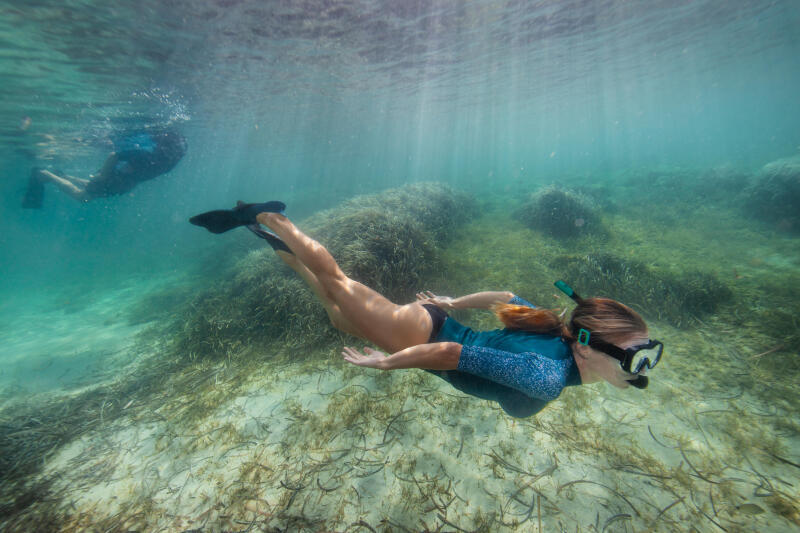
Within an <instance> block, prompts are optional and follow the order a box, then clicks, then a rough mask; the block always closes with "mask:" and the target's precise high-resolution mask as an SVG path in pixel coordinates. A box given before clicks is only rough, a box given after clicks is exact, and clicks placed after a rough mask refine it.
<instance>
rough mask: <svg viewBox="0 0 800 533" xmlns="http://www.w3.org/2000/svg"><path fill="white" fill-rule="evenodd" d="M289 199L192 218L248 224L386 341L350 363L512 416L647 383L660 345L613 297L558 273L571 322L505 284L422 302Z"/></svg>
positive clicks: (364, 334)
mask: <svg viewBox="0 0 800 533" xmlns="http://www.w3.org/2000/svg"><path fill="white" fill-rule="evenodd" d="M284 209H285V205H284V204H283V203H281V202H267V203H263V204H243V203H241V202H240V203H239V204H238V205H237V206H236V207H235V208H234V209H231V210H216V211H210V212H208V213H203V214H201V215H197V216H195V217H192V218H191V219H190V222H191V223H193V224H195V225H198V226H203V227H205V228H207V229H208V230H209V231H211V232H213V233H223V232H225V231H228V230H230V229H233V228H235V227H238V226H246V227H247V228H248V229H249V230H250V231H252V232H253V233H255V234H256V235H258V236H259V237H261V238H263V239H265V240H266V241H267V242H268V243H269V244H270V245H271V246H272V248H273V249H274V250H275V251H276V253H277V254H278V256H279V257H280V258H281V259H282V260H283V261H284V262H285V263H286V264H287V265H288V266H289V267H291V268H292V269H293V270H294V271H295V272H297V274H298V275H300V277H301V278H303V279H304V280H305V281H306V283H308V285H309V286H310V287H311V289H312V290H313V291H314V293H315V294H316V295H317V297H318V298H319V299H320V301H321V302H322V305H323V306H324V307H325V310H326V312H327V313H328V317H329V318H330V320H331V323H332V324H333V326H334V327H336V328H337V329H339V330H341V331H344V332H345V333H349V334H350V335H353V336H356V337H359V338H361V339H364V340H366V341H368V342H370V343H372V344H374V345H376V346H378V347H379V348H380V350H375V349H373V348H369V347H366V348H364V350H363V351H361V350H358V349H355V348H351V347H345V348H344V351H343V352H342V355H343V357H344V359H345V360H346V361H348V362H349V363H352V364H354V365H358V366H364V367H369V368H377V369H380V370H397V369H401V368H420V369H424V370H428V371H430V372H432V373H434V374H436V375H438V376H439V377H441V378H443V379H445V380H447V381H448V382H450V383H451V384H452V385H453V386H454V387H456V388H457V389H459V390H461V391H463V392H465V393H467V394H470V395H473V396H477V397H479V398H483V399H487V400H492V401H496V402H498V403H499V404H500V406H501V407H502V408H503V409H504V410H505V411H506V412H507V413H508V414H510V415H512V416H515V417H527V416H531V415H533V414H535V413H536V412H538V411H539V410H541V409H542V408H543V407H544V406H545V404H546V403H547V402H549V401H551V400H554V399H555V398H557V397H558V396H559V394H560V393H561V391H562V389H563V388H564V387H566V386H569V385H580V384H586V383H594V382H597V381H601V380H605V381H607V382H609V383H611V384H612V385H614V386H615V387H619V388H626V387H628V386H630V385H634V386H636V387H639V388H644V387H646V386H647V377H646V376H645V375H644V371H645V369H649V368H653V367H654V366H655V365H656V364H657V363H658V361H659V359H660V357H661V352H662V349H663V345H662V344H661V343H660V342H659V341H653V340H650V339H649V336H648V331H647V325H646V324H645V322H644V320H642V318H641V317H640V316H639V315H638V314H637V313H636V312H635V311H633V310H632V309H631V308H629V307H627V306H625V305H623V304H621V303H619V302H616V301H614V300H610V299H608V298H586V299H584V298H581V297H580V296H578V295H577V294H576V293H575V292H574V291H573V290H572V289H571V288H570V287H569V286H568V285H566V284H565V283H564V282H561V281H560V282H558V283H556V286H557V287H559V289H561V290H562V291H564V292H565V293H566V294H567V295H569V296H570V297H571V298H572V299H573V300H575V302H576V303H577V304H578V305H577V307H576V308H575V309H574V310H573V312H572V315H571V316H570V319H569V321H568V322H567V323H564V322H563V321H562V320H561V318H560V317H559V316H558V315H556V314H555V313H554V312H553V311H550V310H547V309H540V308H536V307H535V306H534V305H532V304H530V303H529V302H527V301H525V300H523V299H522V298H520V297H518V296H516V295H514V294H513V293H511V292H506V291H500V292H480V293H475V294H470V295H467V296H462V297H460V298H449V297H443V296H436V295H434V294H433V293H430V292H426V293H420V294H418V295H417V298H418V299H417V301H416V302H413V303H410V304H405V305H399V304H395V303H393V302H391V301H389V300H388V299H387V298H385V297H384V296H382V295H381V294H379V293H378V292H376V291H374V290H372V289H370V288H369V287H367V286H365V285H363V284H361V283H359V282H358V281H355V280H353V279H351V278H349V277H347V276H346V275H345V274H344V272H342V270H341V269H340V268H339V265H338V264H337V263H336V261H335V260H334V258H333V257H332V256H331V254H330V253H329V252H328V250H326V249H325V247H323V246H322V245H321V244H320V243H318V242H317V241H315V240H313V239H312V238H310V237H309V236H307V235H306V234H304V233H303V232H301V231H300V230H299V229H298V228H297V227H296V226H295V225H294V224H293V223H292V222H291V221H290V220H289V219H288V218H287V217H286V216H285V215H284V214H283V211H284ZM259 224H263V225H264V226H266V227H268V228H269V229H270V230H272V231H266V230H264V229H263V228H261V226H260V225H259ZM466 308H477V309H492V310H494V312H495V313H496V314H497V316H498V318H499V319H500V320H501V321H502V322H503V324H504V325H505V326H506V327H505V328H504V329H497V330H493V331H473V330H472V329H470V328H468V327H466V326H463V325H461V324H459V323H458V322H457V321H456V320H454V319H453V318H451V317H449V316H448V315H447V313H446V311H447V310H451V309H466Z"/></svg>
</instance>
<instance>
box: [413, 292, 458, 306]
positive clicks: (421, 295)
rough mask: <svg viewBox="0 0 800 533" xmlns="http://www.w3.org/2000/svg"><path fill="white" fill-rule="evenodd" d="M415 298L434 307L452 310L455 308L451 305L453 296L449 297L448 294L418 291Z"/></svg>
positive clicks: (453, 299)
mask: <svg viewBox="0 0 800 533" xmlns="http://www.w3.org/2000/svg"><path fill="white" fill-rule="evenodd" d="M417 300H419V301H421V302H422V303H426V304H433V305H435V306H436V307H440V308H442V309H444V310H445V311H452V310H453V309H455V306H454V305H453V302H454V301H455V298H451V297H449V296H436V295H435V294H433V293H432V292H431V291H425V292H418V293H417Z"/></svg>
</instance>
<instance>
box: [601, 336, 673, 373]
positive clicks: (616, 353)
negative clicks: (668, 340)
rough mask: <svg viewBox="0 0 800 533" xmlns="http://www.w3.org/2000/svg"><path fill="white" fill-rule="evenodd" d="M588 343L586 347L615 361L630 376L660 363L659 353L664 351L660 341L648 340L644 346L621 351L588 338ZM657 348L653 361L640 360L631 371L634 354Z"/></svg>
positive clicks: (613, 346)
mask: <svg viewBox="0 0 800 533" xmlns="http://www.w3.org/2000/svg"><path fill="white" fill-rule="evenodd" d="M589 337H590V338H589V342H588V343H586V344H587V346H589V347H591V348H594V349H595V350H598V351H601V352H603V353H604V354H607V355H610V356H611V357H613V358H614V359H616V360H617V361H619V363H620V365H621V366H622V369H623V370H624V371H625V372H630V373H631V374H638V373H639V372H641V371H642V370H643V369H644V368H645V367H647V368H653V367H654V366H656V365H657V364H658V362H659V361H661V353H662V352H663V351H664V344H662V343H661V341H656V340H653V339H649V340H648V341H647V343H645V344H639V345H638V346H632V347H630V348H626V349H622V348H620V347H619V346H617V345H615V344H611V343H608V342H603V341H598V340H594V339H592V338H591V336H589ZM655 348H658V352H656V357H655V361H651V360H650V359H649V358H648V357H645V358H644V359H642V360H641V361H640V362H639V364H637V365H636V368H633V369H631V363H632V362H633V357H634V356H635V355H636V353H637V352H638V351H640V350H652V349H655Z"/></svg>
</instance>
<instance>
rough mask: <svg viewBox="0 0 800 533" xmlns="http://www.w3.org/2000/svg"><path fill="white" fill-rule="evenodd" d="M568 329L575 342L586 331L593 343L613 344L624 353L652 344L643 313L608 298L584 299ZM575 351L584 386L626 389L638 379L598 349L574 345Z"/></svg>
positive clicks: (574, 343) (581, 344)
mask: <svg viewBox="0 0 800 533" xmlns="http://www.w3.org/2000/svg"><path fill="white" fill-rule="evenodd" d="M568 328H569V330H570V333H571V334H572V337H573V339H574V340H575V341H577V338H578V333H579V332H580V331H581V330H585V331H587V332H589V334H590V336H591V339H592V341H595V342H596V341H599V342H600V343H606V344H612V345H614V346H616V347H618V348H620V349H622V350H626V349H628V348H632V347H634V346H640V345H642V344H646V343H647V342H648V333H647V324H645V322H644V320H643V319H642V317H641V316H639V313H637V312H636V311H634V310H633V309H631V308H630V307H628V306H627V305H624V304H621V303H619V302H617V301H615V300H611V299H608V298H587V299H585V300H583V299H581V300H580V302H579V303H578V307H576V308H575V310H574V311H573V312H572V317H571V318H570V322H569V326H568ZM573 351H574V353H575V355H576V356H577V357H576V358H575V362H576V363H577V365H578V368H579V369H580V372H581V378H582V380H583V382H584V383H591V382H592V381H597V380H599V379H603V380H605V381H607V382H609V383H611V384H612V385H614V386H615V387H619V388H626V387H628V386H629V385H630V382H631V381H633V380H634V379H636V377H637V376H636V374H631V373H630V372H626V371H625V370H623V368H622V366H621V365H620V362H619V361H618V360H617V359H615V358H613V357H611V356H610V355H608V354H606V353H603V352H602V351H600V350H598V349H596V348H593V347H591V346H586V345H585V344H583V343H581V342H573Z"/></svg>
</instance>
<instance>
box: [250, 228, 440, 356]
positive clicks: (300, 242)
mask: <svg viewBox="0 0 800 533" xmlns="http://www.w3.org/2000/svg"><path fill="white" fill-rule="evenodd" d="M258 222H260V223H261V224H263V225H265V226H267V227H269V228H270V229H271V230H272V231H274V232H275V233H276V234H277V235H278V237H280V238H281V239H283V241H284V242H285V243H286V245H287V246H288V247H289V248H290V249H291V250H292V252H294V254H295V255H296V256H297V259H298V260H299V261H300V263H302V264H303V265H304V266H305V267H306V268H308V270H310V271H311V273H312V274H313V276H314V277H315V278H316V280H317V281H318V283H319V290H320V291H321V292H322V294H324V295H325V298H324V299H327V300H330V301H331V302H332V303H333V304H335V305H336V306H338V309H339V311H340V312H341V314H342V316H343V317H344V318H345V319H346V320H347V321H348V322H349V323H350V324H351V325H352V326H354V328H355V329H356V330H357V331H359V332H360V335H359V336H360V337H362V338H364V339H366V340H368V341H370V342H372V343H374V344H376V345H377V346H379V347H381V348H382V349H384V350H387V351H391V352H397V351H399V350H402V349H404V348H408V347H409V346H415V345H417V344H424V343H427V342H428V339H429V337H430V333H431V328H432V325H433V323H432V322H433V321H432V320H431V317H430V315H429V314H428V311H427V310H426V309H425V308H424V307H422V305H421V304H419V303H416V302H414V303H411V304H408V305H397V304H394V303H392V302H391V301H389V300H388V299H386V298H385V297H383V296H382V295H380V294H379V293H378V292H376V291H374V290H372V289H370V288H369V287H367V286H366V285H363V284H361V283H359V282H357V281H355V280H352V279H350V278H348V277H347V276H346V275H345V274H344V272H342V270H341V268H339V265H338V264H337V263H336V261H335V260H334V258H333V256H331V254H330V253H329V252H328V250H326V249H325V247H324V246H322V245H321V244H320V243H318V242H317V241H315V240H314V239H312V238H311V237H309V236H308V235H306V234H304V233H303V232H301V231H300V230H299V229H297V227H296V226H295V225H294V224H292V222H291V221H290V220H289V219H288V218H286V217H285V216H283V215H281V214H279V213H261V214H260V215H258Z"/></svg>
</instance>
